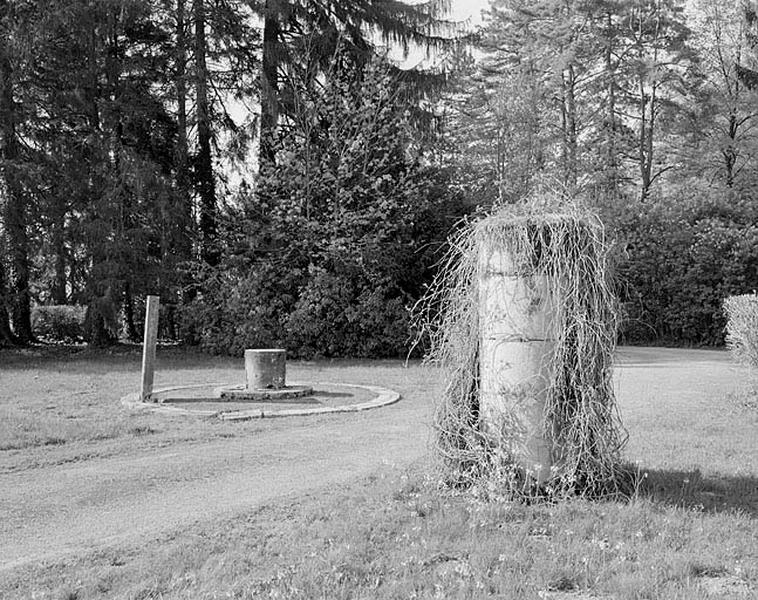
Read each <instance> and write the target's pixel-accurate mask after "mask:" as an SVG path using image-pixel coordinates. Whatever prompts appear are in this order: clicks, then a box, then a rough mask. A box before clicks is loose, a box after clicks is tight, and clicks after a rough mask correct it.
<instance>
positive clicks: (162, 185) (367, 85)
mask: <svg viewBox="0 0 758 600" xmlns="http://www.w3.org/2000/svg"><path fill="white" fill-rule="evenodd" d="M445 4H446V2H444V1H442V0H440V1H434V2H427V3H420V4H418V3H414V4H407V5H406V4H403V3H401V2H380V1H378V0H339V1H337V0H309V1H307V2H304V1H301V0H17V1H13V2H11V1H6V2H2V1H0V33H1V34H2V37H0V77H1V79H2V89H1V90H0V174H1V183H2V186H1V187H0V242H1V244H2V248H3V249H4V252H3V253H2V256H1V257H0V343H6V344H25V343H29V342H30V341H33V339H34V338H35V336H42V337H44V336H48V337H51V338H59V339H64V338H65V339H79V338H81V339H83V340H85V341H88V342H89V343H91V344H108V343H112V342H113V341H114V340H116V339H119V338H131V339H138V338H139V334H140V329H141V314H142V302H143V298H144V297H145V295H146V294H148V293H151V294H159V295H160V296H161V299H162V303H163V306H164V312H163V313H162V324H161V328H162V329H161V332H162V333H161V335H163V336H164V337H171V338H174V339H181V340H184V341H186V342H189V343H195V344H199V345H201V346H202V347H203V348H205V349H206V350H209V351H212V352H238V351H240V350H241V349H242V348H245V347H255V346H273V345H283V346H285V347H287V348H288V349H290V350H291V351H292V352H294V353H298V354H300V355H304V356H309V355H314V354H320V355H326V356H347V355H349V356H392V355H398V354H402V353H403V352H404V351H405V348H406V347H407V342H408V340H409V337H410V335H411V332H410V331H409V316H408V315H409V308H410V307H411V306H412V305H413V303H414V302H415V301H416V300H417V299H418V298H419V296H420V295H421V294H422V293H423V291H424V287H425V284H426V283H427V282H428V281H429V280H430V278H431V276H432V274H433V271H434V264H435V261H436V260H437V259H438V258H439V256H440V249H441V248H442V246H443V245H444V240H445V239H446V236H447V234H448V232H449V231H450V228H451V226H452V225H453V224H454V223H455V222H456V221H457V220H458V219H459V218H461V216H463V215H465V214H467V213H470V212H472V211H476V210H477V209H487V208H488V207H490V206H492V205H495V204H498V203H510V202H517V201H519V200H520V199H522V198H524V197H528V196H534V195H539V194H540V193H543V192H544V191H545V190H549V191H550V192H551V193H554V192H558V193H559V194H566V195H568V196H571V197H574V198H579V199H581V200H582V201H583V202H586V203H588V204H590V205H592V206H593V207H595V208H596V209H597V210H599V211H601V213H602V214H603V215H604V218H605V220H606V222H607V223H608V225H609V230H610V233H611V237H612V238H613V239H614V240H615V244H616V249H617V258H618V272H619V284H620V285H619V291H620V294H621V295H622V300H623V306H624V311H625V317H626V319H625V325H624V336H625V339H626V340H628V341H637V342H650V341H656V342H671V343H682V342H683V343H690V344H703V343H705V344H714V343H720V342H721V341H722V339H723V317H722V311H721V302H722V299H723V298H724V297H725V296H726V295H730V294H733V293H743V292H746V291H751V290H752V289H754V288H755V287H758V279H757V278H758V272H757V270H758V249H757V248H758V245H756V244H755V243H754V242H756V241H758V229H757V220H756V219H757V218H758V210H757V209H756V206H757V202H756V200H758V197H757V196H758V194H757V192H756V189H755V187H756V186H755V185H754V183H753V182H754V181H755V180H756V176H757V175H758V128H756V125H758V122H757V121H756V118H758V16H757V15H758V12H757V9H756V6H755V3H754V2H752V1H748V0H714V1H706V0H698V1H696V2H691V3H687V4H686V10H685V3H684V2H680V1H677V0H623V1H622V0H582V1H581V2H580V1H565V0H560V1H559V0H530V1H529V2H527V1H524V0H493V2H492V3H491V7H490V10H489V11H488V12H487V13H486V15H485V21H484V25H483V27H482V28H481V30H480V32H479V33H478V35H477V39H476V41H475V43H476V46H472V40H471V39H470V38H469V39H465V40H463V39H461V38H458V39H456V36H457V35H458V34H459V31H458V30H457V29H456V26H455V24H450V23H447V22H446V21H445V20H444V12H443V10H442V9H443V8H444V5H445ZM409 45H410V46H411V47H415V48H418V49H420V50H421V51H423V50H427V51H428V52H429V53H430V57H431V59H432V62H434V63H435V64H436V65H437V68H436V69H434V70H433V71H426V72H422V71H417V70H409V71H401V70H400V69H398V68H397V66H396V65H394V64H393V63H392V62H391V61H389V60H388V59H387V58H386V48H387V47H388V46H389V47H390V48H392V49H395V50H396V49H398V48H403V47H405V48H408V47H409ZM53 307H64V308H53ZM66 307H70V308H66ZM33 317H34V318H33Z"/></svg>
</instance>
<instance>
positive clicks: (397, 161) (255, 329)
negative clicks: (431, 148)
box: [182, 57, 461, 357]
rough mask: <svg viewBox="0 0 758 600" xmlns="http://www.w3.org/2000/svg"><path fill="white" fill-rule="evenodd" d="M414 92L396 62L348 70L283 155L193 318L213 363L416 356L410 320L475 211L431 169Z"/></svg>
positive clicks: (189, 320) (328, 84) (310, 106)
mask: <svg viewBox="0 0 758 600" xmlns="http://www.w3.org/2000/svg"><path fill="white" fill-rule="evenodd" d="M401 87H402V84H401V82H399V81H397V80H396V79H395V78H394V76H393V75H392V73H391V70H390V69H389V67H388V65H386V64H385V63H383V62H378V63H376V64H374V63H370V64H367V65H356V64H352V62H351V61H350V60H349V57H340V58H338V59H336V62H335V63H334V64H333V65H332V68H331V69H329V72H328V73H327V74H326V75H325V76H324V81H323V82H321V85H319V86H318V87H317V88H316V89H313V88H312V86H310V87H309V86H307V85H304V86H303V89H302V90H300V92H299V93H301V94H302V98H299V100H300V107H301V108H300V109H299V111H298V112H297V113H296V114H295V115H294V116H293V117H292V119H293V120H292V123H291V126H290V127H287V128H286V129H283V130H282V131H281V132H279V134H278V136H277V137H276V139H273V140H272V141H271V145H272V147H273V148H275V149H276V161H275V164H274V163H271V162H267V163H264V164H263V165H262V167H261V169H260V172H259V174H258V177H257V180H256V188H255V190H254V193H249V194H245V195H244V196H242V197H241V198H240V201H239V203H238V205H239V207H240V209H239V214H237V215H235V216H234V218H233V219H230V223H229V225H228V226H229V231H228V233H225V234H224V235H223V236H219V237H220V238H222V239H224V240H225V243H226V244H227V247H226V248H225V251H224V256H223V257H222V260H221V263H220V265H219V267H218V268H217V269H215V270H213V272H209V273H206V274H205V275H204V276H202V277H200V280H201V281H202V282H203V283H202V284H201V286H200V289H199V291H198V294H197V297H196V299H195V301H194V302H192V303H191V305H190V306H188V307H185V308H184V309H183V311H182V312H183V320H184V324H185V331H186V333H187V334H190V335H187V337H190V338H191V337H194V338H195V339H196V340H197V341H198V342H199V343H200V345H201V346H202V347H203V348H205V349H206V350H209V351H211V352H218V353H233V354H238V353H240V352H241V350H242V349H244V348H253V347H266V346H269V347H271V346H281V347H285V348H287V350H288V351H289V352H290V353H291V354H292V355H295V356H303V357H311V356H324V357H336V356H352V357H390V356H399V355H404V354H405V353H406V352H407V343H408V341H409V339H410V331H409V314H408V310H407V308H406V307H407V306H409V305H411V304H413V302H414V301H415V300H416V299H417V298H418V297H419V296H420V295H421V294H422V292H423V287H424V284H425V283H426V282H428V281H429V280H430V279H431V277H430V275H431V272H432V268H433V267H432V265H433V264H434V261H435V259H436V256H435V253H436V251H437V248H438V246H439V245H440V244H441V242H442V240H444V237H445V235H446V232H447V229H448V228H449V226H450V225H451V224H452V223H453V222H454V221H455V220H457V219H458V217H459V215H460V214H461V207H460V205H459V203H457V201H456V198H455V197H454V196H453V195H452V194H450V193H449V192H448V189H447V185H445V184H446V182H447V177H448V175H447V173H445V171H443V170H442V169H440V168H438V167H435V166H433V165H429V164H428V161H426V160H425V157H424V156H423V154H422V152H421V149H420V148H419V147H418V140H417V139H416V138H415V135H416V133H415V130H414V129H413V127H412V124H411V122H410V116H409V104H408V100H407V98H406V97H405V96H404V94H402V93H401V92H402V89H401Z"/></svg>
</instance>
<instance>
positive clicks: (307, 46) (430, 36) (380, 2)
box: [259, 0, 456, 166]
mask: <svg viewBox="0 0 758 600" xmlns="http://www.w3.org/2000/svg"><path fill="white" fill-rule="evenodd" d="M445 5H446V2H444V1H443V0H430V1H428V2H423V3H421V4H406V3H405V2H403V1H400V0H390V1H388V0H347V1H345V0H314V1H312V2H306V3H301V2H298V1H294V0H265V3H264V4H263V7H262V10H261V17H262V18H263V21H264V24H263V60H262V66H261V71H260V94H261V102H260V105H261V121H260V125H261V132H260V139H261V149H260V154H259V159H260V161H261V166H262V165H263V162H266V161H268V162H271V161H272V160H273V159H274V154H275V153H274V150H273V146H272V143H273V142H272V140H273V139H274V136H275V131H276V127H277V123H278V121H279V117H280V115H281V114H290V113H291V112H292V110H293V109H294V107H293V105H292V100H293V99H294V95H293V90H292V89H291V87H290V86H289V83H288V82H290V81H292V77H291V76H290V75H288V74H287V69H289V68H291V67H294V66H296V65H298V63H299V64H300V65H301V67H302V70H303V72H304V73H305V74H306V76H307V81H308V83H307V85H311V84H312V83H313V82H315V80H316V77H317V75H318V74H319V73H323V71H324V69H325V68H326V67H327V65H328V64H329V61H330V60H331V58H332V57H333V56H334V54H335V52H336V49H337V47H338V45H341V46H342V47H343V49H344V51H346V52H349V53H350V54H352V55H353V57H354V58H355V59H356V60H358V61H360V62H363V63H366V62H368V61H369V60H370V59H371V58H372V57H373V56H375V55H376V54H377V52H378V49H377V48H376V45H375V43H374V41H373V39H374V38H375V37H379V38H380V39H381V41H382V43H384V44H390V43H392V44H399V45H401V46H402V47H403V48H404V49H405V50H406V51H407V50H408V47H409V44H411V43H413V44H417V45H419V46H421V47H424V48H429V47H432V46H442V45H445V44H447V43H450V41H451V40H450V37H449V35H450V34H452V33H453V32H455V30H456V27H455V25H454V24H453V23H450V22H446V21H443V20H441V19H439V18H438V16H439V15H440V14H441V13H442V11H443V9H444V8H445ZM298 78H299V77H298Z"/></svg>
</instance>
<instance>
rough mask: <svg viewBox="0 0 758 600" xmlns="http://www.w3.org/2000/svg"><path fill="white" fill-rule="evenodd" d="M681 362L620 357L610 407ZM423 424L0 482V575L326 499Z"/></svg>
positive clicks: (715, 365)
mask: <svg viewBox="0 0 758 600" xmlns="http://www.w3.org/2000/svg"><path fill="white" fill-rule="evenodd" d="M692 360H693V354H692V352H691V351H690V352H682V351H671V350H645V349H640V350H632V349H625V351H623V352H622V353H621V364H622V366H621V369H620V371H621V373H622V376H623V377H622V379H625V380H626V385H624V386H622V395H629V394H635V393H636V392H635V388H638V387H639V384H640V381H641V380H643V379H647V380H649V381H655V382H656V383H655V386H656V387H655V388H654V389H653V390H652V391H651V392H650V393H651V394H652V393H654V394H655V395H656V396H658V395H661V396H666V395H667V394H671V393H675V392H676V390H672V386H681V385H682V379H681V378H680V377H674V378H671V377H665V376H664V377H662V376H661V374H662V371H661V370H662V369H666V370H667V371H669V370H672V369H673V370H677V369H680V368H681V367H682V366H686V365H687V364H688V363H689V361H692ZM694 360H697V361H698V370H699V373H700V374H701V375H702V374H703V373H705V372H706V371H704V369H705V370H707V372H710V373H711V375H713V377H712V378H711V379H712V380H713V382H714V383H713V386H721V388H720V389H721V390H723V385H724V384H725V382H727V381H729V380H730V378H731V379H733V376H730V375H729V372H730V367H729V363H728V360H727V357H726V356H725V355H724V354H723V353H716V352H709V353H702V352H701V353H699V354H698V353H696V354H695V355H694ZM677 361H679V362H677ZM672 365H673V366H672ZM626 373H629V377H627V376H626ZM709 380H710V379H709V378H708V377H706V378H705V379H704V381H706V382H707V381H709ZM379 383H381V382H379ZM651 385H652V384H651ZM714 389H717V388H716V387H714V388H713V389H711V390H710V392H713V390H714ZM400 391H402V390H400ZM707 391H708V390H706V392H707ZM698 393H703V388H702V386H700V390H699V391H698ZM623 403H624V399H623V398H622V404H623ZM430 414H431V406H430V403H429V402H428V401H427V402H421V401H419V400H418V399H416V398H404V399H402V400H401V401H400V402H399V403H398V404H395V405H393V406H390V407H387V408H383V409H378V410H375V411H368V412H366V413H359V414H353V415H336V416H332V417H318V418H311V419H297V420H293V428H292V429H282V428H277V429H272V430H270V431H268V430H264V431H261V432H257V433H256V434H255V435H254V436H251V437H249V438H240V437H234V438H230V439H225V440H220V441H213V442H206V443H194V444H181V445H175V446H172V447H170V448H167V449H165V450H160V451H155V450H152V451H149V452H141V453H140V452H136V453H133V454H130V455H128V456H120V457H110V458H99V459H92V460H88V461H85V462H81V463H74V464H70V465H63V466H51V467H41V468H36V469H29V470H24V471H20V472H17V473H6V474H2V475H0V515H2V519H0V570H3V569H9V568H14V567H18V566H21V565H23V564H26V563H29V562H32V561H39V560H43V559H53V558H57V557H62V556H65V555H66V554H67V553H71V552H81V551H84V550H87V549H95V548H97V547H99V546H102V545H106V544H110V543H113V542H132V541H140V542H142V543H147V542H149V540H150V539H153V538H154V537H155V536H157V535H160V534H162V533H166V532H168V531H171V530H175V529H177V528H180V527H182V526H184V525H187V524H189V523H192V522H195V521H199V520H204V519H211V518H217V517H222V516H233V515H234V514H237V513H240V512H243V511H245V510H249V509H250V508H251V507H254V506H256V505H260V504H262V503H268V502H274V501H276V499H277V498H281V497H283V496H289V495H296V494H299V493H303V492H307V491H313V490H317V489H321V488H328V487H329V486H330V485H333V484H336V483H341V482H344V481H347V480H350V479H353V478H356V477H360V476H363V475H366V474H368V473H370V472H372V471H374V470H375V469H376V468H377V467H380V466H381V465H383V464H387V465H394V466H402V465H405V464H408V463H409V462H411V461H413V460H415V459H417V458H418V457H420V456H422V455H423V454H424V453H425V452H426V451H427V448H428V444H429V438H430V430H429V422H430Z"/></svg>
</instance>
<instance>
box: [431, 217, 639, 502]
mask: <svg viewBox="0 0 758 600" xmlns="http://www.w3.org/2000/svg"><path fill="white" fill-rule="evenodd" d="M499 251H505V252H507V253H509V256H510V257H511V259H512V263H513V265H514V268H515V272H514V273H513V274H512V275H515V276H517V277H523V278H526V279H531V280H535V281H536V280H546V281H547V282H548V288H549V289H548V294H549V295H550V297H551V305H552V306H553V307H554V309H553V314H552V316H551V318H552V322H551V324H550V325H551V328H552V331H553V332H554V339H555V343H554V346H553V347H554V350H553V352H552V356H550V357H549V361H550V365H549V367H550V368H549V369H547V372H548V373H549V374H550V375H549V385H548V390H547V402H546V406H545V410H544V423H543V428H544V431H543V433H544V436H545V437H546V438H547V439H548V441H549V442H550V444H551V446H552V448H553V467H552V468H551V477H550V480H549V481H548V483H547V485H546V486H542V487H541V489H539V490H537V489H535V486H534V484H533V481H530V478H529V477H528V476H525V475H524V474H523V472H522V469H519V467H518V460H517V454H518V452H519V451H520V448H522V447H523V444H524V440H523V429H524V428H523V427H522V426H521V423H520V421H521V419H522V415H520V414H518V411H516V410H515V411H514V414H509V415H504V416H503V420H502V422H503V423H507V425H506V426H503V427H500V428H498V431H497V432H496V434H495V435H493V432H492V431H491V430H487V429H486V428H484V427H482V418H481V413H480V411H481V406H480V373H479V368H480V367H479V363H480V345H481V335H480V334H481V331H480V329H481V323H480V314H479V310H480V306H481V301H480V279H481V275H482V274H481V270H482V268H483V267H482V264H483V262H486V260H487V259H486V256H488V255H490V254H491V253H493V252H499ZM608 255H609V253H608V245H607V243H606V241H605V237H604V229H603V226H602V224H601V223H600V221H599V219H598V218H597V217H596V216H594V215H593V214H591V213H589V212H586V211H583V210H580V209H578V208H565V207H560V208H558V209H553V210H550V209H548V210H545V209H544V208H543V207H536V206H534V205H532V204H525V205H522V206H508V207H506V208H503V209H501V210H499V211H498V212H496V213H494V214H492V215H489V216H487V217H485V218H482V219H479V220H476V221H473V222H469V223H466V224H465V225H464V226H463V227H462V228H461V229H460V230H459V231H458V233H457V234H456V235H455V236H454V237H453V238H452V240H451V241H450V249H449V251H448V253H447V256H446V257H445V259H444V261H443V263H442V265H441V269H440V272H439V275H438V277H437V279H436V280H435V282H434V284H433V286H432V288H431V289H430V291H429V293H428V294H427V296H426V297H425V299H424V300H423V302H422V304H421V305H420V309H419V311H418V314H419V322H420V324H421V326H422V327H423V328H424V331H425V332H426V333H427V334H428V335H429V336H430V338H431V351H430V353H429V355H428V357H429V359H430V360H432V361H433V362H435V363H438V364H440V365H441V366H443V367H445V368H446V371H447V373H448V381H447V386H446V389H445V393H444V396H443V397H442V399H441V401H440V402H439V403H438V405H437V407H436V416H435V427H436V431H437V448H438V451H439V455H440V456H441V457H442V459H443V463H444V465H445V467H446V471H447V473H448V476H449V477H450V478H451V480H452V481H454V482H455V483H457V484H465V483H471V482H475V481H481V480H482V478H484V479H485V480H487V481H488V482H489V483H490V484H492V483H493V481H494V482H495V487H496V488H497V489H499V493H502V492H506V493H510V494H516V495H522V494H527V495H531V494H534V493H537V492H538V493H540V494H543V493H546V492H547V493H548V494H550V495H562V494H576V493H579V494H584V495H592V496H594V495H604V494H609V493H617V492H619V490H620V486H621V482H622V480H623V479H624V478H622V477H621V471H620V469H619V464H620V451H621V449H622V447H623V445H624V443H625V441H626V433H625V431H624V429H623V426H622V424H621V422H620V419H619V415H618V411H617V409H616V402H615V397H614V392H613V386H612V380H611V378H612V359H613V351H614V348H615V340H616V328H617V309H616V307H617V301H616V297H615V294H614V290H613V284H612V279H611V276H610V268H609V259H608ZM482 256H485V259H484V261H483V260H482ZM506 404H507V403H506ZM515 404H517V403H515ZM515 404H514V403H511V405H515Z"/></svg>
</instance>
